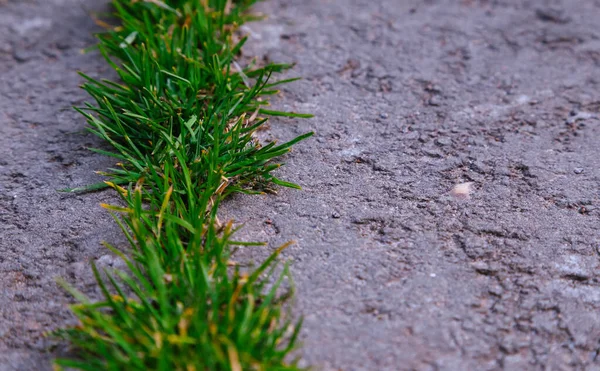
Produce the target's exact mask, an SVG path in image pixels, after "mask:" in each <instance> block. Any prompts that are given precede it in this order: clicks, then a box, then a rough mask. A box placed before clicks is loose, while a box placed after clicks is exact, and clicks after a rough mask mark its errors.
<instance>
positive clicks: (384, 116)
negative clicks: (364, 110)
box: [379, 112, 389, 119]
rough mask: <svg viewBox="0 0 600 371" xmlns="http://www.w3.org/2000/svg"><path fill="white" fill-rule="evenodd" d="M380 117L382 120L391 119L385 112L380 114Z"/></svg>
mask: <svg viewBox="0 0 600 371" xmlns="http://www.w3.org/2000/svg"><path fill="white" fill-rule="evenodd" d="M379 117H380V118H382V119H387V118H388V117H389V115H388V114H387V113H385V112H384V113H380V114H379Z"/></svg>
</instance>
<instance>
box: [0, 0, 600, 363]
mask: <svg viewBox="0 0 600 371" xmlns="http://www.w3.org/2000/svg"><path fill="white" fill-rule="evenodd" d="M95 3H96V2H94V1H92V0H86V1H75V0H49V1H33V0H31V1H8V2H7V1H6V0H5V1H4V2H2V1H0V4H2V5H0V221H1V222H2V223H1V224H0V274H1V275H2V279H1V280H0V288H1V290H0V295H1V296H0V302H1V303H2V304H1V305H0V314H1V316H0V370H46V369H49V363H48V360H49V359H50V357H51V356H52V354H45V353H43V352H42V350H43V349H44V346H45V341H44V340H43V338H42V334H43V332H44V331H45V330H47V329H50V328H53V327H56V326H59V325H62V324H64V323H67V322H68V321H69V320H71V318H70V317H69V315H68V311H66V309H65V307H64V305H65V303H67V302H68V298H67V297H66V296H65V295H64V294H63V293H62V292H61V291H60V290H59V289H57V287H56V285H55V284H54V277H55V276H57V275H60V276H63V277H66V278H67V279H68V280H69V281H70V282H73V283H75V284H77V285H78V286H79V287H81V288H82V289H83V290H85V291H86V292H89V293H92V294H93V292H94V287H93V285H92V280H91V274H90V271H89V267H88V262H89V261H90V260H92V259H99V260H100V261H101V262H102V263H103V264H114V261H113V260H111V259H112V258H111V257H110V256H109V255H106V252H105V250H103V249H102V248H101V247H99V241H100V240H103V239H106V240H109V241H113V242H114V241H117V242H118V240H119V237H118V233H117V231H116V227H115V226H114V225H113V224H112V222H111V220H110V219H109V218H108V217H107V215H106V214H105V213H104V212H103V211H102V210H101V209H100V208H99V207H98V206H97V205H98V203H99V202H101V201H104V202H106V201H109V200H110V199H111V197H112V196H111V194H110V193H109V192H108V193H107V192H105V193H96V194H88V195H81V196H70V195H68V196H67V195H61V194H58V193H56V192H55V191H54V190H55V189H57V188H61V187H64V186H67V185H81V184H88V183H90V182H93V181H97V180H98V177H97V176H96V175H95V174H93V173H92V170H97V169H103V168H105V167H106V166H108V165H110V163H111V161H110V159H106V158H102V157H100V156H97V155H94V154H92V153H89V152H87V151H86V150H85V147H86V146H89V145H98V143H97V142H96V141H95V139H93V138H92V137H90V136H89V135H86V134H82V133H81V130H82V128H83V127H84V123H83V120H82V119H81V118H80V117H78V116H77V115H76V114H74V113H73V112H71V111H69V110H68V107H69V106H71V105H73V104H79V103H80V102H82V101H83V100H84V99H86V96H85V94H84V93H83V92H81V91H79V90H78V89H77V84H78V83H79V82H80V80H79V78H78V77H77V76H76V75H75V73H74V71H75V70H77V69H81V70H85V71H86V72H90V73H91V74H92V75H95V76H102V75H107V70H106V67H105V65H104V63H103V62H102V61H101V59H100V58H99V57H98V56H97V55H94V54H91V55H80V54H79V49H80V48H82V47H85V46H86V45H89V43H90V42H91V40H92V39H91V37H90V36H89V34H90V32H92V31H93V29H94V26H93V23H92V22H90V20H89V18H88V15H87V14H86V12H87V11H89V10H90V7H91V6H92V5H91V4H95ZM100 5H101V4H99V5H96V7H98V6H100ZM259 8H260V9H261V10H262V11H264V12H265V13H268V14H269V15H270V19H269V20H268V21H266V22H261V23H254V24H251V25H249V30H250V31H251V32H252V34H253V38H252V42H251V45H250V46H249V49H247V53H248V54H254V55H258V56H266V57H267V58H269V59H272V60H276V61H288V62H296V63H298V66H297V68H296V69H295V70H294V71H293V72H292V73H291V75H300V76H303V77H305V80H303V81H302V82H299V83H295V84H294V85H290V86H288V87H286V88H285V89H284V91H283V93H282V95H281V97H279V98H278V99H277V101H276V102H274V106H276V107H279V108H290V109H294V110H299V111H307V112H312V113H315V114H316V115H317V117H316V118H315V119H312V120H305V121H295V120H279V121H273V122H272V124H271V130H270V132H269V134H268V135H272V136H273V137H274V138H282V139H289V138H291V137H293V136H294V135H297V134H300V133H303V132H306V131H309V130H314V131H316V136H315V137H314V138H313V139H312V140H310V141H307V142H305V143H303V144H300V145H298V146H297V147H296V150H295V151H294V152H293V153H292V154H290V155H289V156H287V157H286V158H285V162H286V163H287V166H286V167H285V168H283V169H282V170H281V172H280V175H281V177H283V178H285V179H289V180H292V181H295V182H297V183H299V184H301V185H302V186H303V187H304V190H303V191H293V190H282V191H281V192H280V193H279V195H277V196H272V195H270V196H264V197H262V196H261V197H241V196H237V197H234V198H233V199H231V200H230V201H229V202H228V203H226V204H225V205H224V208H223V210H222V214H223V217H232V218H235V220H236V221H238V222H242V223H245V224H246V227H245V228H244V229H243V231H242V232H241V236H240V238H241V237H244V238H248V239H258V240H266V241H269V242H270V245H269V247H268V248H267V247H265V248H251V249H245V250H242V251H240V252H239V253H238V254H237V256H236V259H238V260H251V259H254V260H259V259H260V258H261V257H264V256H265V255H266V254H268V252H269V251H271V250H272V249H273V248H274V247H275V246H277V245H278V244H279V243H282V242H285V241H287V240H290V239H295V240H297V241H298V243H297V244H296V245H295V246H293V247H291V248H289V249H288V250H287V251H286V253H285V255H286V258H288V259H290V260H292V262H293V272H294V277H295V280H296V284H297V291H298V295H297V299H296V303H295V306H296V308H295V309H296V313H299V314H303V315H304V316H305V326H304V330H303V333H302V341H303V342H304V347H303V349H302V351H301V352H300V355H301V356H302V357H303V360H304V362H305V363H306V364H312V365H315V366H316V367H317V368H318V369H324V370H500V369H504V370H600V359H599V357H598V349H599V347H600V343H599V340H600V315H599V310H600V276H599V274H598V263H599V255H600V235H599V233H598V231H599V228H598V224H599V221H600V220H599V215H600V209H598V206H599V179H600V178H599V176H600V167H599V166H598V165H599V160H598V159H599V158H600V146H598V135H599V134H600V120H599V117H598V116H599V114H600V27H599V26H598V24H599V23H598V20H599V19H600V1H598V0H370V1H368V0H345V1H344V0H305V1H292V0H270V1H269V2H266V3H263V4H261V5H260V6H259ZM65 109H67V110H65ZM467 182H470V183H472V184H471V194H470V196H468V197H467V196H465V195H464V194H458V193H456V192H454V193H452V192H451V190H452V189H453V187H455V186H456V185H457V184H463V183H467ZM464 188H466V186H465V187H464Z"/></svg>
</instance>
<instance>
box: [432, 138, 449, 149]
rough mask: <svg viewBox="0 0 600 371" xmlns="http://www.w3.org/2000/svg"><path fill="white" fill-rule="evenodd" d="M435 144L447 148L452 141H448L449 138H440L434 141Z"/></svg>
mask: <svg viewBox="0 0 600 371" xmlns="http://www.w3.org/2000/svg"><path fill="white" fill-rule="evenodd" d="M435 144H437V145H438V146H440V147H443V146H449V145H451V144H452V140H450V139H449V138H446V137H441V138H437V139H436V140H435Z"/></svg>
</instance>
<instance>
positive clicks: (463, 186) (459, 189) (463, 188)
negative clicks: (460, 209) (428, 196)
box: [450, 182, 473, 199]
mask: <svg viewBox="0 0 600 371" xmlns="http://www.w3.org/2000/svg"><path fill="white" fill-rule="evenodd" d="M472 187H473V182H466V183H460V184H457V185H455V186H454V188H452V190H451V191H450V194H451V195H452V196H454V197H456V198H458V199H468V198H469V197H470V196H471V191H472Z"/></svg>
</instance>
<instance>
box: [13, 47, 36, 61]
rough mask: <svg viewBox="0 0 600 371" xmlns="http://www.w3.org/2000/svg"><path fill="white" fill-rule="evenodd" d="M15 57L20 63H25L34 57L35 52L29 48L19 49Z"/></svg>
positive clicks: (14, 54) (15, 52)
mask: <svg viewBox="0 0 600 371" xmlns="http://www.w3.org/2000/svg"><path fill="white" fill-rule="evenodd" d="M13 58H15V60H16V61H17V62H19V63H24V62H27V61H28V60H30V59H32V58H33V53H32V52H30V51H27V50H23V49H17V50H15V51H14V53H13Z"/></svg>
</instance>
